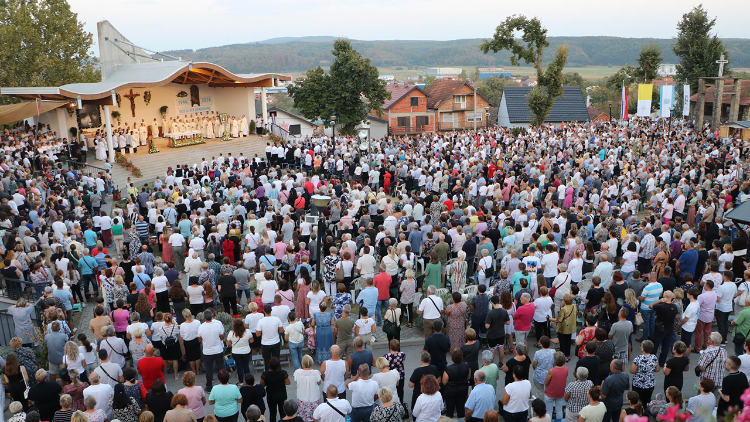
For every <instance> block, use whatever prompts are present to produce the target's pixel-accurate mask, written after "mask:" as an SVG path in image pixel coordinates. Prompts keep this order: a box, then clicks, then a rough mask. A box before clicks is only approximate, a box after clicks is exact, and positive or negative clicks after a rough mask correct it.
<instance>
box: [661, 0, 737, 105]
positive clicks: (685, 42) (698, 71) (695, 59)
mask: <svg viewBox="0 0 750 422" xmlns="http://www.w3.org/2000/svg"><path fill="white" fill-rule="evenodd" d="M715 24H716V18H713V19H712V18H710V17H709V16H708V12H706V10H705V9H704V8H703V5H698V6H697V7H694V8H693V10H691V11H690V12H689V13H686V14H684V15H682V20H681V21H680V22H679V23H677V39H676V40H675V43H674V44H673V46H672V50H673V51H674V53H675V54H676V55H677V57H679V58H680V62H679V63H678V64H677V78H676V79H677V81H678V82H682V83H684V84H688V85H690V88H691V89H692V91H693V92H695V91H696V90H697V89H698V78H699V77H713V76H718V73H719V64H718V63H716V61H717V60H719V58H720V57H721V55H722V54H724V58H725V59H727V60H729V54H728V53H727V50H726V48H725V47H724V44H723V43H722V42H721V40H720V39H719V37H718V36H717V35H716V34H711V29H712V28H713V27H714V25H715ZM728 73H729V66H727V65H725V66H724V74H728Z"/></svg>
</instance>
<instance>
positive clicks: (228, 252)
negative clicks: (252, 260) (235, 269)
mask: <svg viewBox="0 0 750 422" xmlns="http://www.w3.org/2000/svg"><path fill="white" fill-rule="evenodd" d="M221 249H222V250H223V251H224V257H225V258H229V264H230V265H234V242H232V241H231V240H230V239H229V238H226V239H225V240H224V241H223V242H222V243H221Z"/></svg>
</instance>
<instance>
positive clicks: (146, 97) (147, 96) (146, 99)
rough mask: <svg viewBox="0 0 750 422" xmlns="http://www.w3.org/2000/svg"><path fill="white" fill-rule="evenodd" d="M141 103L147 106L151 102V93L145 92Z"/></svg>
mask: <svg viewBox="0 0 750 422" xmlns="http://www.w3.org/2000/svg"><path fill="white" fill-rule="evenodd" d="M143 102H144V103H146V105H148V104H149V103H150V102H151V91H145V92H144V93H143Z"/></svg>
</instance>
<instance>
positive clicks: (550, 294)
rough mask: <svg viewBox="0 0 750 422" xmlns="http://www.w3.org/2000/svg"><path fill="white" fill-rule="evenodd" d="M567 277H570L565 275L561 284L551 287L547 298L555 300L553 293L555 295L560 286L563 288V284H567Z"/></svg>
mask: <svg viewBox="0 0 750 422" xmlns="http://www.w3.org/2000/svg"><path fill="white" fill-rule="evenodd" d="M568 277H570V275H566V276H565V280H563V282H562V283H560V284H558V285H557V286H552V289H551V290H550V291H549V296H550V297H551V298H552V299H554V298H555V293H557V289H559V288H560V287H562V286H563V284H565V283H567V282H568Z"/></svg>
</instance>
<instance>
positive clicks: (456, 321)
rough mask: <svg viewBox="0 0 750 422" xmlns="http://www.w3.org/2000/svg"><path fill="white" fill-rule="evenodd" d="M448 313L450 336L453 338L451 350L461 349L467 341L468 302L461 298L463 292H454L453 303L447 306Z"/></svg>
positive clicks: (446, 312)
mask: <svg viewBox="0 0 750 422" xmlns="http://www.w3.org/2000/svg"><path fill="white" fill-rule="evenodd" d="M445 314H446V315H448V323H447V325H448V329H447V332H448V337H449V338H450V340H451V350H453V349H459V348H460V347H461V346H463V345H464V343H466V333H465V331H466V302H463V301H462V300H461V293H458V292H453V303H451V304H450V305H448V307H447V308H445Z"/></svg>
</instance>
